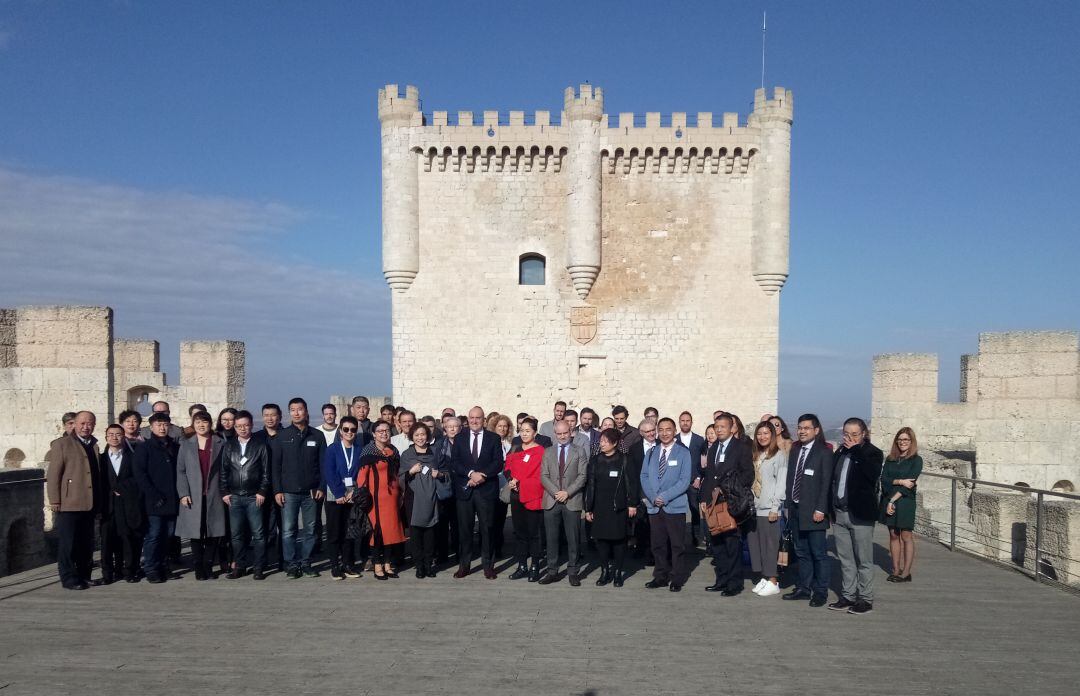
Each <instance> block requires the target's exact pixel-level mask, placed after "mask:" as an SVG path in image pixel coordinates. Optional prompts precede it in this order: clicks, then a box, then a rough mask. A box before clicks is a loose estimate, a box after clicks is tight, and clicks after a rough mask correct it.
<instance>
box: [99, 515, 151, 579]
mask: <svg viewBox="0 0 1080 696" xmlns="http://www.w3.org/2000/svg"><path fill="white" fill-rule="evenodd" d="M100 531H101V577H102V578H104V579H106V580H112V579H115V578H119V577H121V576H123V577H132V576H134V575H136V574H138V572H139V555H140V554H141V553H142V535H141V534H139V533H138V532H137V531H134V530H132V529H129V528H128V527H127V526H126V525H123V526H122V527H121V525H118V524H117V522H116V520H114V519H107V520H102V521H101V529H100Z"/></svg>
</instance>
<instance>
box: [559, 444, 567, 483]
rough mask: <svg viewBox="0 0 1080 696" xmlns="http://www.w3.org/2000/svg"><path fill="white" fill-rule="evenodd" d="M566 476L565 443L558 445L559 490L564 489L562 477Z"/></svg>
mask: <svg viewBox="0 0 1080 696" xmlns="http://www.w3.org/2000/svg"><path fill="white" fill-rule="evenodd" d="M564 476H566V445H559V490H560V491H562V490H566V486H564V485H563V477H564Z"/></svg>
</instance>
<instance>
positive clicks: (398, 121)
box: [379, 85, 424, 126]
mask: <svg viewBox="0 0 1080 696" xmlns="http://www.w3.org/2000/svg"><path fill="white" fill-rule="evenodd" d="M423 119H424V117H423V114H421V113H420V90H419V89H417V88H416V87H414V86H413V85H406V86H405V93H404V94H402V93H401V92H400V90H399V88H398V86H397V85H386V86H385V87H383V88H381V89H380V90H379V121H381V122H382V123H383V124H384V125H393V126H422V125H423V124H424V120H423Z"/></svg>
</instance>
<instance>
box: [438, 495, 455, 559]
mask: <svg viewBox="0 0 1080 696" xmlns="http://www.w3.org/2000/svg"><path fill="white" fill-rule="evenodd" d="M438 505H439V523H438V524H437V525H435V557H436V558H437V559H438V560H439V562H440V563H442V562H444V561H446V559H447V558H449V557H450V554H451V553H454V552H455V549H457V547H458V521H457V500H455V499H454V498H448V499H447V500H440V501H439V502H438Z"/></svg>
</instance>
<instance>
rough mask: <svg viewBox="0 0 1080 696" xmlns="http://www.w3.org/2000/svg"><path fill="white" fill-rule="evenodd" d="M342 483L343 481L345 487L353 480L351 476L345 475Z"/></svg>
mask: <svg viewBox="0 0 1080 696" xmlns="http://www.w3.org/2000/svg"><path fill="white" fill-rule="evenodd" d="M344 483H345V487H346V488H348V487H349V486H351V485H353V480H352V477H351V476H346V477H345V481H344Z"/></svg>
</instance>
